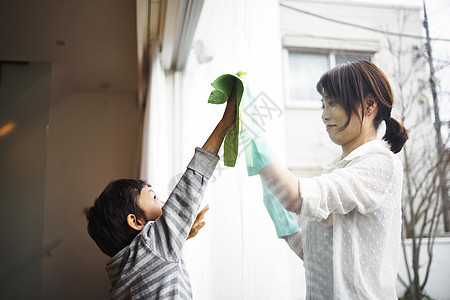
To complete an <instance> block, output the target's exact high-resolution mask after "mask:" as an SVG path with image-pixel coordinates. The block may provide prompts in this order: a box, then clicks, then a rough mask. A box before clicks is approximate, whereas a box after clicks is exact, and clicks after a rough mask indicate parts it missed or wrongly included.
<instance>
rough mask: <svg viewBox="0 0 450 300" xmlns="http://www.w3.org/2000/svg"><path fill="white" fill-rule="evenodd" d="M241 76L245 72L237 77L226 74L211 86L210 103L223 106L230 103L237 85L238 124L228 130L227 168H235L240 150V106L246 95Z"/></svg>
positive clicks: (226, 141) (225, 157)
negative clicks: (227, 102) (212, 88)
mask: <svg viewBox="0 0 450 300" xmlns="http://www.w3.org/2000/svg"><path fill="white" fill-rule="evenodd" d="M239 75H245V72H242V71H240V72H238V73H237V74H236V75H232V74H224V75H222V76H219V77H218V78H217V79H216V80H214V81H213V82H212V83H211V85H212V86H213V87H214V88H215V90H214V91H212V92H211V94H210V95H209V99H208V103H212V104H222V103H225V102H226V101H228V98H230V96H231V92H232V90H233V85H234V83H236V122H235V124H233V126H232V127H231V128H230V129H228V131H227V133H226V135H225V142H224V146H223V148H224V153H223V160H224V165H225V166H227V167H234V166H235V165H236V159H237V155H238V150H239V105H240V104H241V99H242V94H243V93H244V83H243V82H242V79H241V78H240V77H239Z"/></svg>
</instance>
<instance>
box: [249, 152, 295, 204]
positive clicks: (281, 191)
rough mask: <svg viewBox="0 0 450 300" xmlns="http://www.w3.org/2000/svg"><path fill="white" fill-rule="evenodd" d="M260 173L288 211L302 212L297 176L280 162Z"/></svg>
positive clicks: (270, 165)
mask: <svg viewBox="0 0 450 300" xmlns="http://www.w3.org/2000/svg"><path fill="white" fill-rule="evenodd" d="M258 173H259V174H260V175H261V178H262V179H263V180H264V183H265V184H266V185H267V187H268V188H269V189H270V191H271V192H272V193H273V194H274V196H275V197H276V198H277V199H278V201H280V203H281V204H282V205H283V207H284V208H285V209H286V210H289V211H291V212H296V213H299V212H300V210H301V207H302V200H301V195H300V189H299V181H298V178H297V176H295V175H294V174H293V173H292V172H291V171H289V170H288V169H287V168H286V167H284V166H283V165H282V164H281V163H280V162H278V161H275V162H273V163H271V164H269V165H268V166H266V167H265V168H263V169H261V170H260V171H259V172H258Z"/></svg>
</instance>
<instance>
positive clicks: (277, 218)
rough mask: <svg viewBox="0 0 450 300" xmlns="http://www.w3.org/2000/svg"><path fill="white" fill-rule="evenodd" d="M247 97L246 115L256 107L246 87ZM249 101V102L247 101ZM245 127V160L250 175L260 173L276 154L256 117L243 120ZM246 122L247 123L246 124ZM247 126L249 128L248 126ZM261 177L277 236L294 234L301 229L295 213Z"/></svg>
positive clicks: (242, 133)
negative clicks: (275, 194)
mask: <svg viewBox="0 0 450 300" xmlns="http://www.w3.org/2000/svg"><path fill="white" fill-rule="evenodd" d="M245 96H246V97H244V100H243V102H244V104H243V105H244V107H246V108H248V109H249V111H247V112H246V113H247V114H246V115H248V116H251V115H252V112H251V111H250V110H251V107H254V106H253V105H249V104H251V102H250V101H254V100H253V97H252V95H251V92H250V89H249V87H248V86H247V87H246V95H245ZM245 102H248V103H245ZM243 121H244V122H243V128H242V129H241V138H242V144H243V147H244V152H245V161H246V164H247V173H248V176H254V175H258V171H260V170H261V169H263V168H264V167H266V166H268V165H269V164H271V163H272V162H274V161H276V156H275V155H274V154H273V152H272V150H271V149H270V147H269V145H268V144H267V142H266V141H265V139H264V134H263V132H262V131H261V130H259V127H258V126H257V125H256V124H255V123H254V119H252V118H250V119H249V120H247V119H245V120H243ZM244 124H246V125H244ZM247 126H248V127H249V128H247ZM260 179H261V183H262V187H263V196H264V198H263V201H264V206H265V207H266V209H267V211H268V212H269V215H270V218H271V219H272V222H273V224H274V225H275V230H276V232H277V236H278V237H279V238H282V237H284V236H289V235H292V234H294V233H296V232H298V231H299V230H300V227H299V226H298V223H297V220H296V219H295V217H294V215H293V214H292V213H291V212H289V211H287V210H286V209H285V208H284V207H283V206H282V205H281V203H280V202H279V201H278V199H277V198H276V197H275V196H274V195H273V193H272V192H271V191H270V189H269V188H268V187H267V185H266V184H265V183H264V181H263V179H262V178H260Z"/></svg>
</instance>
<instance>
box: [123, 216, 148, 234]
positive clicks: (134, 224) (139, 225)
mask: <svg viewBox="0 0 450 300" xmlns="http://www.w3.org/2000/svg"><path fill="white" fill-rule="evenodd" d="M127 224H128V226H130V227H131V228H133V229H134V230H137V231H141V230H142V229H144V227H145V222H142V221H141V220H139V219H138V218H136V216H135V215H134V214H129V215H128V216H127Z"/></svg>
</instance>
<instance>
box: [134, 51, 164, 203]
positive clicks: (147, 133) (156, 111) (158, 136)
mask: <svg viewBox="0 0 450 300" xmlns="http://www.w3.org/2000/svg"><path fill="white" fill-rule="evenodd" d="M149 55H150V72H149V73H150V76H149V82H148V92H147V97H146V99H145V116H144V129H143V145H142V160H141V174H140V177H141V179H145V180H148V182H149V183H150V184H151V185H152V186H153V187H154V188H155V191H156V192H157V194H158V197H159V198H161V200H165V199H166V198H167V191H166V190H167V189H166V188H165V187H166V186H167V183H168V182H169V180H170V174H169V169H170V166H169V163H170V161H169V155H170V154H169V150H170V149H169V137H170V134H169V130H170V124H169V122H168V119H169V118H168V115H167V113H168V107H167V106H168V105H167V103H168V99H167V95H166V78H165V74H164V69H163V68H162V65H161V59H160V55H159V48H158V47H152V48H151V50H150V54H149Z"/></svg>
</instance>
